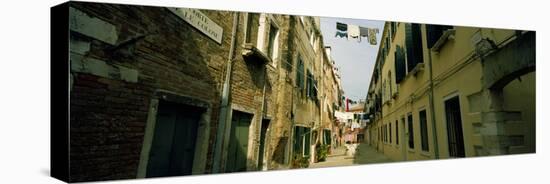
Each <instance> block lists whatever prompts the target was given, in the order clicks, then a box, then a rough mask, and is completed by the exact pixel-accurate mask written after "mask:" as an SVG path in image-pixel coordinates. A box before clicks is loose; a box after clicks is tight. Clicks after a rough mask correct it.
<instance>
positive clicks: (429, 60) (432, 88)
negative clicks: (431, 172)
mask: <svg viewBox="0 0 550 184" xmlns="http://www.w3.org/2000/svg"><path fill="white" fill-rule="evenodd" d="M428 62H429V63H428V68H430V95H429V97H430V98H429V99H430V112H431V113H430V115H431V119H432V136H433V145H434V156H435V159H439V146H438V141H437V130H436V128H435V127H436V125H435V105H434V83H433V69H432V53H431V52H430V51H429V50H428Z"/></svg>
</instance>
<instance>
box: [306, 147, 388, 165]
mask: <svg viewBox="0 0 550 184" xmlns="http://www.w3.org/2000/svg"><path fill="white" fill-rule="evenodd" d="M386 162H393V160H391V159H389V158H388V157H386V156H385V155H384V154H382V153H379V152H377V151H376V149H374V148H372V147H370V146H369V145H368V144H359V145H358V146H357V151H356V153H355V155H354V156H350V155H348V154H346V147H345V146H341V147H338V148H336V149H335V150H334V152H333V153H332V154H331V155H329V156H328V157H327V160H326V161H324V162H318V163H314V164H311V165H310V166H309V168H322V167H335V166H350V165H360V164H370V163H386Z"/></svg>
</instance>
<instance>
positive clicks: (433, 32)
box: [426, 24, 453, 49]
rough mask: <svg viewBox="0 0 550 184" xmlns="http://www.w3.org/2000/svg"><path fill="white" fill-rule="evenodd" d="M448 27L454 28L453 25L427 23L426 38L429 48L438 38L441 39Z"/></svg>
mask: <svg viewBox="0 0 550 184" xmlns="http://www.w3.org/2000/svg"><path fill="white" fill-rule="evenodd" d="M448 29H453V26H444V25H431V24H426V37H427V38H426V40H427V46H428V48H429V49H431V48H432V47H433V46H434V45H435V43H436V42H437V40H439V38H441V36H443V33H444V32H445V31H446V30H448Z"/></svg>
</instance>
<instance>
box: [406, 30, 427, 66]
mask: <svg viewBox="0 0 550 184" xmlns="http://www.w3.org/2000/svg"><path fill="white" fill-rule="evenodd" d="M405 47H406V50H407V71H409V72H410V71H411V70H412V69H413V68H414V67H415V66H416V64H418V63H423V62H424V59H423V55H422V49H423V48H422V35H421V32H420V25H419V24H405Z"/></svg>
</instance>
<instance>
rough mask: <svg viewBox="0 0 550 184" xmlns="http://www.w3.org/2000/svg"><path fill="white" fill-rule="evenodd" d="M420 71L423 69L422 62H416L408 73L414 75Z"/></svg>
mask: <svg viewBox="0 0 550 184" xmlns="http://www.w3.org/2000/svg"><path fill="white" fill-rule="evenodd" d="M421 71H424V63H418V64H416V66H415V67H414V68H413V69H412V70H411V72H410V73H411V74H412V75H414V76H415V77H416V75H417V74H418V73H419V72H421Z"/></svg>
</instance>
